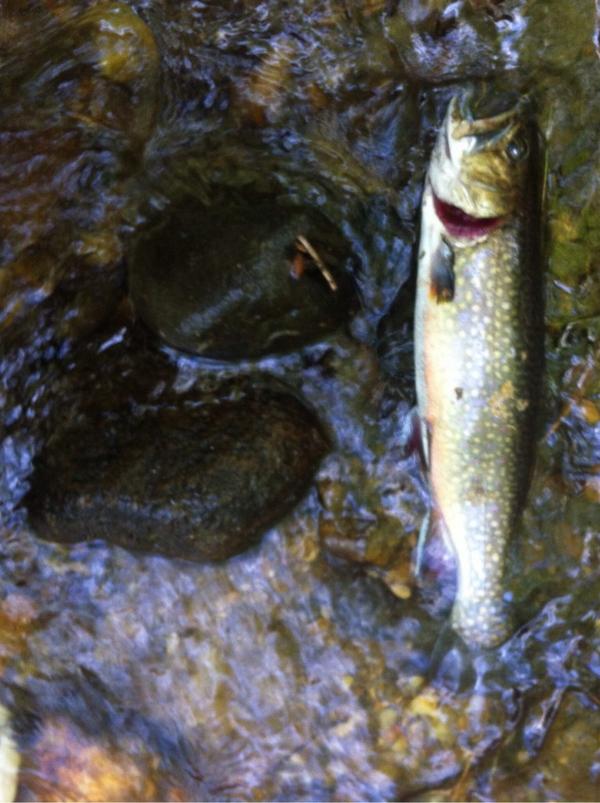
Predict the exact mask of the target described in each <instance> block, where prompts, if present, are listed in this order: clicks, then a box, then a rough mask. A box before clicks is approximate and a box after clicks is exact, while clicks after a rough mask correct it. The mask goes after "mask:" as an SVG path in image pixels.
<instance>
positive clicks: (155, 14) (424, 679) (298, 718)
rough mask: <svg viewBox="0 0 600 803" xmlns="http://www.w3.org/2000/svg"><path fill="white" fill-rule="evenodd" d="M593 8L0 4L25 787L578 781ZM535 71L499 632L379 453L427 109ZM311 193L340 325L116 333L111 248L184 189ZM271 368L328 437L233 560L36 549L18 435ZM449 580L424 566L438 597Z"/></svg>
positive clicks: (582, 761)
mask: <svg viewBox="0 0 600 803" xmlns="http://www.w3.org/2000/svg"><path fill="white" fill-rule="evenodd" d="M599 25H600V20H599V18H598V10H597V8H596V5H595V4H594V2H593V1H592V0H576V1H575V2H569V3H564V2H560V1H559V0H549V1H548V0H505V1H504V2H502V0H456V2H444V1H443V0H429V2H427V0H422V2H417V0H399V2H384V0H363V2H354V3H351V2H343V0H317V1H316V2H312V1H311V0H306V1H305V2H301V3H295V4H287V3H283V2H277V0H273V2H262V3H259V2H254V0H239V1H237V2H236V1H235V0H232V2H200V0H189V2H176V1H175V0H139V2H133V1H132V2H129V3H126V2H117V0H114V1H113V2H107V0H101V1H100V2H93V1H92V0H91V1H90V2H80V1H75V0H44V1H43V2H27V0H22V1H19V0H10V1H9V2H7V3H3V4H2V7H1V8H0V260H1V268H0V297H1V299H2V301H1V305H0V338H1V340H0V381H1V385H0V387H1V391H0V415H1V422H2V423H1V429H0V436H1V438H2V440H1V442H0V461H1V462H0V527H1V530H2V538H1V540H0V576H1V581H2V585H1V588H0V669H1V672H2V678H1V688H0V697H1V699H2V702H3V703H4V705H5V706H7V708H8V709H9V711H10V712H11V717H12V722H13V730H14V731H15V734H16V739H17V743H18V746H19V750H20V753H21V766H20V774H19V789H18V797H19V799H22V800H42V799H43V800H65V799H77V800H115V799H121V800H155V799H162V800H194V799H196V800H197V799H203V800H239V799H244V800H399V799H400V800H402V799H408V800H448V801H451V800H532V801H538V800H540V801H541V800H548V799H553V800H590V801H591V800H597V799H598V797H599V795H600V791H599V790H600V750H599V740H598V734H599V733H600V653H599V648H600V602H599V599H600V594H599V591H600V369H599V367H598V365H599V361H600V264H599V257H598V253H600V183H599V179H598V176H599V175H600V172H599V170H600V150H599V146H598V137H597V132H598V130H599V128H600V101H599V97H600V94H599V93H600V62H599V57H600V40H599ZM484 83H485V84H488V85H490V84H491V85H494V86H496V85H497V86H499V87H502V88H506V87H510V88H514V89H517V90H518V91H520V92H523V93H530V94H531V96H532V97H533V99H534V101H535V104H536V107H537V119H538V124H539V127H540V130H541V133H542V134H543V136H544V138H545V140H546V159H545V170H544V174H545V185H546V205H545V220H544V221H540V228H541V230H543V233H544V237H545V242H546V249H545V250H546V255H547V256H546V259H547V265H546V268H545V286H546V380H545V392H544V404H543V408H544V412H543V420H542V421H541V422H540V439H539V448H538V460H537V467H536V473H535V476H534V480H533V485H532V489H531V492H530V496H529V501H528V505H527V509H526V511H525V515H524V517H523V522H522V525H521V527H520V532H519V537H518V539H517V540H516V542H515V544H514V549H513V555H512V556H511V568H512V577H511V579H510V588H509V590H510V592H511V593H512V594H513V595H514V598H515V599H516V600H517V608H518V612H519V625H520V626H519V629H518V630H517V631H516V633H515V635H514V636H513V638H511V639H510V640H509V641H508V642H507V643H506V644H504V645H503V646H502V647H501V648H499V649H498V650H493V651H487V652H486V651H476V650H472V649H470V648H469V645H466V644H464V642H462V641H461V640H460V639H459V638H458V637H457V636H455V635H453V634H452V632H451V631H450V630H449V628H448V626H447V611H448V607H447V602H448V598H449V595H451V591H449V590H448V587H447V586H446V584H445V580H444V578H445V577H446V575H445V574H444V573H443V572H441V574H440V575H439V576H435V575H434V573H432V574H431V576H428V577H426V578H425V584H424V587H419V588H418V587H417V586H416V585H415V582H414V580H413V579H412V575H411V570H410V564H411V557H412V553H413V550H414V547H415V544H416V537H417V533H418V530H419V526H420V523H421V520H422V517H423V514H424V512H425V510H426V507H427V504H428V499H427V488H426V483H425V482H424V480H423V478H422V476H421V473H420V470H419V466H418V462H417V460H416V458H415V457H414V456H408V457H407V456H406V455H405V453H404V450H403V446H402V442H403V434H402V433H403V424H404V422H405V419H406V416H407V414H408V412H409V410H410V408H411V406H412V404H413V403H414V398H413V397H414V390H413V386H414V382H413V377H412V341H411V338H412V335H411V326H410V315H411V308H412V301H413V297H414V295H413V293H414V290H413V288H412V285H411V280H410V277H411V274H412V271H413V266H414V250H415V241H416V237H417V221H418V212H419V203H420V195H421V188H422V183H423V178H424V173H425V170H426V167H427V162H428V158H429V154H430V151H431V146H432V142H433V138H434V136H435V133H436V131H437V128H438V126H439V124H440V121H441V119H442V116H443V114H444V111H445V108H446V106H447V103H448V101H449V99H450V98H451V97H452V95H453V94H455V93H456V92H457V91H460V90H461V89H463V88H465V87H467V86H472V85H476V86H480V85H482V84H484ZM248 191H252V192H260V193H267V194H270V195H274V196H277V197H278V198H281V199H282V201H281V202H282V204H287V203H294V204H296V205H299V206H302V207H304V208H305V209H307V210H310V211H311V212H317V211H318V212H319V213H320V214H321V215H323V216H324V217H325V218H327V219H328V220H329V221H331V222H332V223H334V224H335V225H336V226H337V227H339V229H340V230H341V231H342V232H343V234H344V236H345V238H346V239H347V240H348V241H349V243H350V244H351V247H352V250H353V252H354V254H355V255H356V256H357V258H358V260H359V261H360V265H361V267H360V270H359V272H358V275H357V283H358V289H359V295H360V309H359V311H358V313H357V314H356V315H355V316H354V317H353V319H352V320H351V322H350V323H348V324H347V325H346V326H344V327H342V328H341V329H340V330H339V331H338V332H337V333H335V334H332V335H329V336H328V337H326V338H324V339H323V340H321V341H318V342H315V343H312V344H311V345H308V346H306V347H305V348H303V349H299V350H298V351H296V352H294V353H291V354H288V355H285V356H281V357H266V358H263V359H261V360H258V361H246V362H244V361H242V362H235V363H219V362H215V361H211V360H207V359H202V358H199V357H194V356H192V355H188V354H183V353H180V352H177V351H176V350H175V349H172V348H169V347H168V346H166V345H161V343H160V342H159V341H158V340H157V339H156V338H154V337H152V336H151V335H150V334H149V333H148V332H147V331H146V330H144V329H143V327H141V328H140V326H139V322H136V321H134V319H133V316H132V313H131V308H130V305H129V303H128V301H127V285H126V274H127V267H128V262H129V261H130V259H131V253H132V247H133V244H134V243H135V239H136V237H137V236H138V235H139V234H140V232H143V231H144V230H145V228H146V227H147V226H148V225H150V224H151V223H152V221H154V220H155V219H156V217H157V216H158V217H160V215H161V214H163V213H164V211H165V210H167V211H168V210H169V209H171V208H174V207H176V206H177V205H178V204H181V203H182V201H183V202H185V199H186V198H188V199H189V198H193V199H195V200H197V201H199V202H201V203H203V204H211V205H216V204H219V203H221V202H222V198H223V195H224V194H225V195H226V194H227V193H231V192H235V193H239V194H243V193H245V192H248ZM240 376H244V377H250V381H253V378H255V377H258V376H260V377H261V381H262V379H264V378H265V377H271V378H274V380H276V381H277V382H281V383H284V384H285V385H286V386H287V387H289V388H290V392H293V393H294V395H295V397H296V398H298V399H301V400H302V403H303V404H305V405H307V406H308V407H309V408H311V409H312V410H313V411H314V413H315V414H316V416H317V417H318V419H319V420H320V422H321V425H322V427H323V430H324V432H325V433H326V435H327V439H328V442H329V443H330V444H331V449H330V451H329V454H328V456H327V457H326V458H325V459H324V460H323V462H322V463H321V465H320V468H319V470H318V473H317V475H316V477H315V479H314V482H313V483H312V484H311V485H310V488H309V490H308V492H307V493H306V494H305V495H304V497H303V500H302V501H301V502H300V504H299V505H297V506H296V507H295V509H294V510H293V512H292V513H290V514H289V515H288V516H286V517H285V518H284V519H283V520H282V521H281V522H280V523H278V524H277V526H275V527H273V528H272V529H270V530H269V532H268V533H267V534H266V536H265V537H264V538H263V539H262V541H261V543H260V544H259V545H257V546H255V547H253V548H252V549H251V550H250V551H248V552H245V553H244V554H241V555H239V556H237V557H235V558H232V559H231V560H229V561H226V562H222V563H212V564H211V563H205V564H202V563H195V562H192V561H186V560H178V559H172V558H165V557H161V556H156V555H154V556H151V555H144V554H140V553H132V552H129V551H126V550H124V549H122V548H120V547H117V546H114V545H109V544H107V543H106V542H104V541H94V542H91V543H81V544H75V545H69V546H68V545H58V544H52V543H49V542H46V541H43V540H41V539H40V538H39V537H38V536H37V535H36V533H35V532H34V531H33V529H32V527H31V526H30V524H29V522H28V518H27V515H26V506H25V504H24V499H25V497H26V494H27V492H28V490H29V488H30V484H31V478H32V472H33V467H34V464H35V460H36V458H37V456H38V455H39V454H40V453H41V452H43V450H44V448H45V446H46V444H47V443H48V442H49V440H50V439H51V436H52V434H53V432H54V431H55V430H57V429H61V428H62V427H64V426H66V425H67V424H70V422H73V421H77V420H78V416H80V415H81V414H82V411H83V412H84V413H85V411H87V410H90V409H94V405H97V406H98V407H99V408H103V409H104V407H108V408H110V409H113V408H114V409H115V410H116V409H119V410H136V411H139V410H145V409H147V408H149V407H151V406H152V407H153V409H154V408H156V409H160V408H161V405H167V404H171V403H172V402H173V399H174V398H178V397H179V396H181V397H183V396H184V395H185V397H186V398H188V397H189V396H190V394H192V395H193V394H195V393H210V392H211V388H212V387H213V386H214V385H215V384H218V383H219V382H222V381H224V380H227V379H233V380H236V381H237V378H238V377H240ZM450 585H451V584H450Z"/></svg>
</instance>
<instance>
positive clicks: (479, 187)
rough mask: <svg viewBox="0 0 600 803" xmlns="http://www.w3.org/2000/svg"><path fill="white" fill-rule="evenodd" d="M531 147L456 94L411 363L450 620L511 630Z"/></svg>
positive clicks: (516, 119)
mask: <svg viewBox="0 0 600 803" xmlns="http://www.w3.org/2000/svg"><path fill="white" fill-rule="evenodd" d="M537 151H538V138H537V135H536V132H535V128H534V125H533V122H532V119H531V114H530V112H529V111H528V109H527V107H526V104H525V102H524V101H522V100H517V99H516V98H515V97H508V96H506V95H502V96H499V95H495V96H487V97H484V96H482V97H480V98H476V97H474V96H473V95H464V96H463V97H462V98H458V97H455V98H454V99H453V100H452V101H451V103H450V105H449V107H448V111H447V114H446V118H445V120H444V123H443V126H442V128H441V131H440V133H439V136H438V139H437V142H436V145H435V148H434V152H433V155H432V159H431V164H430V167H429V171H428V175H427V179H426V186H425V191H424V196H423V206H422V218H421V241H420V247H419V269H418V284H417V305H416V315H415V359H416V378H417V400H418V415H419V428H420V431H421V439H422V444H423V453H424V459H425V463H426V467H427V470H428V474H429V481H430V488H431V492H432V499H433V508H432V512H431V516H432V517H433V518H434V519H437V520H438V523H439V526H440V527H441V528H442V531H443V534H444V537H445V540H446V542H447V543H448V544H449V545H450V547H451V549H452V551H453V552H454V554H455V558H456V564H457V581H458V585H457V593H456V599H455V602H454V607H453V611H452V622H453V625H454V627H455V629H456V630H458V632H459V633H460V634H461V635H462V636H463V638H464V639H465V640H466V641H467V642H471V643H476V644H479V645H481V646H484V647H493V646H496V645H498V644H500V643H501V642H502V641H504V640H505V639H506V638H507V637H508V635H510V632H511V611H510V604H509V603H508V602H507V600H506V599H505V591H506V586H505V571H506V561H507V545H508V543H509V541H510V539H511V537H512V535H513V532H514V530H515V528H516V526H517V524H518V520H519V516H520V513H521V510H522V508H523V505H524V502H525V498H526V494H527V490H528V486H529V481H530V474H531V469H532V464H533V451H534V441H535V419H536V412H537V406H538V405H537V402H538V399H539V395H540V379H541V368H542V358H543V300H542V289H541V266H540V252H539V232H540V214H541V210H540V195H541V194H540V192H539V191H538V190H539V182H538V177H537V173H536V166H537V164H538V158H537V157H538V154H537Z"/></svg>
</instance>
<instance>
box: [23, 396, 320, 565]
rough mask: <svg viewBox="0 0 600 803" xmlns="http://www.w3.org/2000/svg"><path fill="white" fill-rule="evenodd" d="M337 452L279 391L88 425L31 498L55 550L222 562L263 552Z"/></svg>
mask: <svg viewBox="0 0 600 803" xmlns="http://www.w3.org/2000/svg"><path fill="white" fill-rule="evenodd" d="M327 449H328V443H327V440H326V438H325V436H324V435H323V433H322V431H321V429H320V427H319V424H318V421H317V420H316V418H315V416H314V415H313V414H312V413H311V412H310V411H309V410H307V409H306V408H305V407H304V406H303V405H302V404H301V403H300V402H299V401H298V400H297V399H296V398H295V397H294V396H292V395H291V394H289V393H286V392H280V391H278V390H273V389H270V388H266V387H265V388H257V389H248V390H247V391H246V392H245V393H243V394H242V395H241V397H240V393H239V391H238V389H237V388H236V387H230V386H229V385H227V386H226V387H225V388H224V389H223V391H222V393H221V395H220V398H217V399H215V401H214V403H209V404H200V405H198V404H196V405H194V403H192V402H190V401H189V400H188V402H187V403H182V404H180V405H178V406H177V407H173V406H171V407H167V408H162V409H160V410H157V411H146V412H144V413H143V414H140V415H139V416H137V417H136V416H132V415H131V414H130V413H129V412H128V409H127V408H125V409H121V410H115V411H112V412H105V413H104V414H103V415H102V416H98V417H88V418H86V419H85V420H84V421H83V422H81V423H80V424H78V425H76V426H69V427H67V428H65V429H64V430H63V431H61V432H59V433H58V434H56V435H55V436H53V437H52V438H51V439H50V440H49V442H48V444H47V446H46V449H45V451H44V452H43V453H42V454H41V456H40V457H39V458H38V460H37V463H36V466H35V470H34V474H33V479H32V487H31V491H30V493H29V495H28V497H27V498H26V500H25V502H26V506H27V508H28V511H29V519H30V524H31V525H32V527H33V530H34V532H35V533H36V534H37V535H39V536H41V537H43V538H46V539H48V540H51V541H59V542H79V541H89V540H94V539H98V538H100V539H104V540H106V541H108V542H110V543H112V544H117V545H119V546H122V547H126V548H128V549H132V550H140V551H143V552H150V553H155V554H161V555H167V556H170V557H176V558H187V559H190V560H200V561H204V560H221V559H224V558H228V557H230V556H232V555H235V554H237V553H239V552H242V551H243V550H245V549H246V548H248V547H250V546H251V545H253V544H255V543H256V542H257V540H258V539H259V538H260V536H261V535H262V533H264V532H265V530H267V529H268V528H269V527H270V526H272V525H273V524H274V523H275V522H277V521H278V520H279V519H280V518H281V517H282V516H284V515H285V514H286V513H288V512H289V511H290V510H291V509H292V508H293V507H294V505H295V504H296V503H297V502H298V501H299V500H300V499H301V498H302V496H303V495H304V494H305V493H306V490H307V488H308V486H309V484H310V482H311V480H312V478H313V475H314V472H315V471H316V469H317V466H318V464H319V461H320V459H321V458H322V457H323V455H324V454H325V452H326V451H327Z"/></svg>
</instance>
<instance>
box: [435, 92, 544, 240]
mask: <svg viewBox="0 0 600 803" xmlns="http://www.w3.org/2000/svg"><path fill="white" fill-rule="evenodd" d="M532 156H533V134H532V125H531V122H530V114H529V109H528V102H527V100H526V98H524V97H519V96H518V95H515V94H513V93H506V92H504V93H499V92H495V93H490V92H488V93H479V94H476V93H474V92H465V93H464V94H463V95H460V96H455V97H454V98H453V99H452V100H451V102H450V104H449V106H448V111H447V113H446V117H445V119H444V123H443V125H442V128H441V130H440V132H439V135H438V138H437V142H436V145H435V148H434V152H433V155H432V159H431V164H430V168H429V180H430V183H431V187H432V190H433V194H434V199H435V200H436V201H437V203H436V212H437V214H438V217H440V219H441V220H442V222H443V223H447V224H448V225H447V226H446V228H447V229H448V230H449V233H450V234H451V235H452V234H455V235H456V236H457V237H458V238H459V239H460V238H461V237H465V238H467V239H468V238H469V237H471V236H481V235H485V234H486V233H487V231H488V230H490V229H492V228H495V227H496V226H497V225H500V224H502V223H503V222H505V221H506V220H507V219H509V218H511V217H512V216H513V215H514V214H516V213H518V211H519V210H520V208H521V207H522V206H524V204H525V198H526V193H527V185H528V176H529V173H530V163H531V159H532ZM445 218H446V219H445ZM478 221H480V223H481V225H480V226H478V225H477V222H478ZM486 221H487V223H486ZM488 223H489V225H487V224H488ZM470 224H472V230H470V228H469V226H470Z"/></svg>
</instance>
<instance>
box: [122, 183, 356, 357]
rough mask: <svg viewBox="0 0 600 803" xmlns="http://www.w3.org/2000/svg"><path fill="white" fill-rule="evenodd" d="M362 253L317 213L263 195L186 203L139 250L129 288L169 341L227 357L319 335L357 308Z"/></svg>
mask: <svg viewBox="0 0 600 803" xmlns="http://www.w3.org/2000/svg"><path fill="white" fill-rule="evenodd" d="M353 262H354V260H353V258H352V255H351V253H350V250H349V247H348V244H347V243H346V241H345V239H344V237H343V236H342V235H341V234H340V232H339V231H338V230H337V229H336V227H335V226H333V225H332V224H331V223H330V222H329V221H327V219H326V218H324V217H323V216H321V215H319V214H318V213H315V212H311V211H307V210H301V209H299V208H298V207H295V208H294V207H286V206H280V205H278V204H277V203H276V202H275V200H274V199H272V198H265V197H263V196H258V197H250V198H247V197H246V198H244V199H229V200H228V201H226V202H225V203H217V204H214V205H212V206H211V207H210V208H208V207H205V206H203V205H202V204H200V203H199V202H198V201H196V200H192V201H188V202H186V203H182V204H180V205H179V206H178V207H177V208H175V209H174V210H173V211H171V213H170V214H169V215H168V217H167V219H166V220H165V221H164V222H163V223H162V224H161V225H160V226H159V227H158V228H155V229H153V230H152V231H150V232H149V233H147V234H146V235H145V236H143V237H142V238H141V239H140V240H139V241H138V243H137V246H136V248H135V250H134V253H133V257H132V261H131V268H130V273H129V288H130V293H131V297H132V299H133V302H134V304H135V307H136V310H137V312H138V314H139V315H140V317H141V318H142V319H143V320H144V321H145V323H146V324H147V325H148V326H149V327H150V328H151V329H153V330H154V331H156V332H157V333H158V334H159V335H160V336H161V337H163V338H164V339H165V340H166V341H167V342H168V343H170V344H172V345H173V346H176V347H178V348H182V349H185V350H187V351H191V352H195V353H198V354H203V355H205V356H207V357H215V358H220V359H239V358H245V357H248V358H254V357H260V356H263V355H265V354H270V353H277V352H285V351H290V350H293V349H294V348H298V347H301V346H303V345H305V344H307V343H310V342H312V341H315V340H318V339H319V338H321V337H323V336H324V335H326V334H328V333H329V332H331V331H333V330H334V329H336V328H337V327H339V326H340V325H341V324H342V323H343V322H344V321H346V320H347V319H348V317H349V315H350V313H351V311H352V309H353V307H354V306H355V305H356V295H355V292H354V284H353V280H352V270H353Z"/></svg>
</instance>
